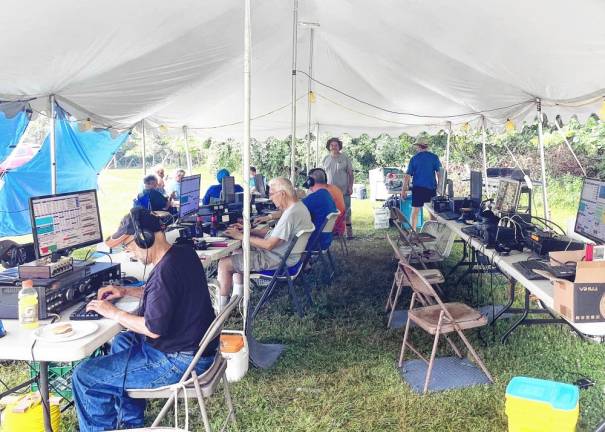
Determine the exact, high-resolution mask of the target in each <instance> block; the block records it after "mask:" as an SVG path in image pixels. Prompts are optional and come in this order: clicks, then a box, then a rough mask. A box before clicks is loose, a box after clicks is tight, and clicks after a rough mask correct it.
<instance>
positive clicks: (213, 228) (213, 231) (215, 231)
mask: <svg viewBox="0 0 605 432" xmlns="http://www.w3.org/2000/svg"><path fill="white" fill-rule="evenodd" d="M216 226H217V219H216V215H215V214H213V215H212V217H211V218H210V237H216V235H217V234H218V229H217V227H216Z"/></svg>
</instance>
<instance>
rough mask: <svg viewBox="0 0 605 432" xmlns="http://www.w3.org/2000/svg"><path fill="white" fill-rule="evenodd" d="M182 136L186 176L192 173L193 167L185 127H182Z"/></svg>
mask: <svg viewBox="0 0 605 432" xmlns="http://www.w3.org/2000/svg"><path fill="white" fill-rule="evenodd" d="M183 136H184V137H185V157H186V158H187V174H188V175H191V174H192V173H193V166H192V164H191V154H190V153H189V135H188V134H187V126H183Z"/></svg>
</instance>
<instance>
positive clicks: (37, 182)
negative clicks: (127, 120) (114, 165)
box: [0, 105, 129, 237]
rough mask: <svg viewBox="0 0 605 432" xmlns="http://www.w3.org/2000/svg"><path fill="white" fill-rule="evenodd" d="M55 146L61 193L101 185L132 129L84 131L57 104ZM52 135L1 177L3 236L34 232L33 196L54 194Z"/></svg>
mask: <svg viewBox="0 0 605 432" xmlns="http://www.w3.org/2000/svg"><path fill="white" fill-rule="evenodd" d="M56 113H57V114H56V115H57V118H56V122H55V143H56V144H55V147H56V160H57V193H63V192H75V191H80V190H86V189H97V175H98V174H99V172H100V171H101V170H102V169H103V168H105V166H106V165H107V163H108V162H109V161H110V159H111V158H112V157H113V154H114V153H115V152H116V151H117V150H118V149H119V148H120V146H121V145H122V144H124V142H125V141H126V140H127V139H128V137H129V132H123V133H120V134H117V135H114V136H112V133H111V132H110V131H109V130H106V129H91V130H88V131H81V130H80V128H79V125H78V122H77V121H70V120H69V119H68V114H67V113H66V112H65V111H63V109H61V107H59V106H58V105H57V108H56ZM50 194H51V181H50V138H49V136H47V137H46V139H45V140H44V143H43V144H42V147H41V148H40V150H39V151H38V153H37V154H36V155H35V156H34V157H33V158H32V159H31V160H30V161H29V162H27V163H25V164H24V165H22V166H20V167H18V168H15V169H13V170H10V171H8V172H6V173H5V175H4V177H3V178H2V180H1V181H0V237H2V236H15V235H22V234H28V233H30V232H31V221H30V215H29V198H30V197H33V196H41V195H50Z"/></svg>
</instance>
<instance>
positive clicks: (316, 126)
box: [315, 123, 319, 167]
mask: <svg viewBox="0 0 605 432" xmlns="http://www.w3.org/2000/svg"><path fill="white" fill-rule="evenodd" d="M318 166H319V123H315V167H318Z"/></svg>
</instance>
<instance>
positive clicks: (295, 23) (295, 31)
mask: <svg viewBox="0 0 605 432" xmlns="http://www.w3.org/2000/svg"><path fill="white" fill-rule="evenodd" d="M292 15H293V18H292V20H293V21H292V134H291V136H292V140H291V141H290V180H291V181H292V184H294V183H295V181H296V178H295V177H296V173H295V172H296V169H295V165H296V164H295V160H296V48H297V41H298V0H294V11H293V14H292Z"/></svg>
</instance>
